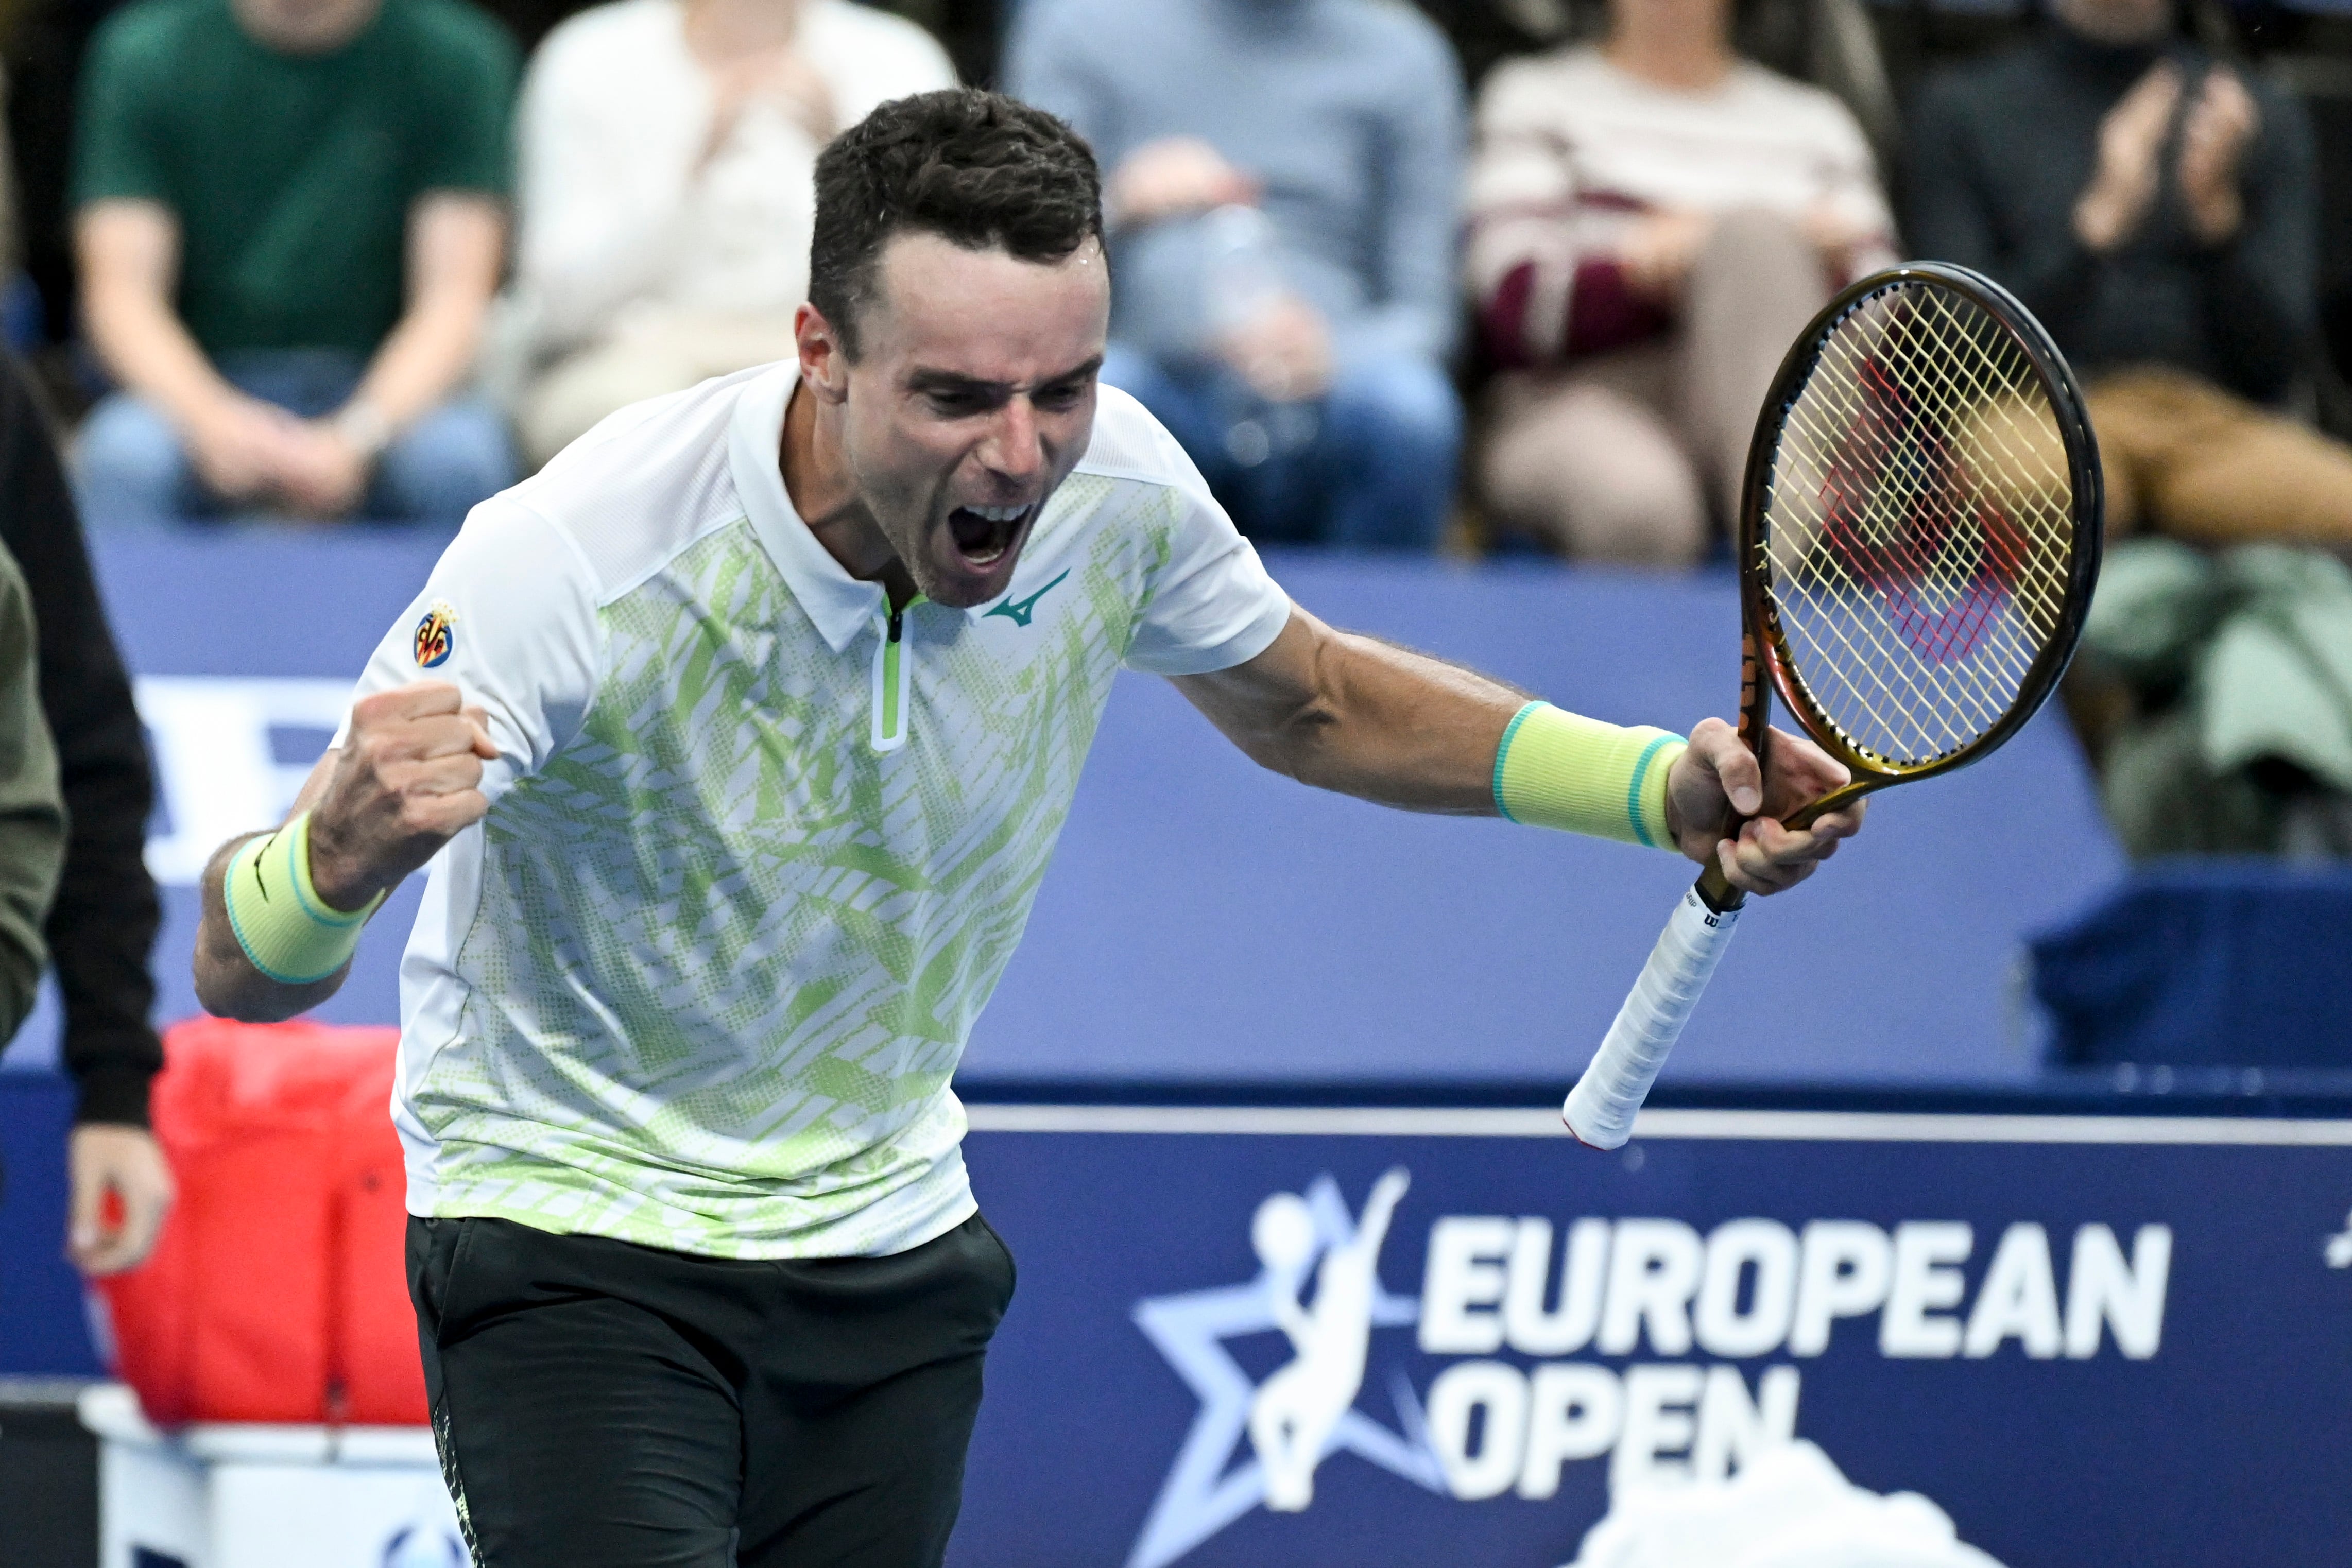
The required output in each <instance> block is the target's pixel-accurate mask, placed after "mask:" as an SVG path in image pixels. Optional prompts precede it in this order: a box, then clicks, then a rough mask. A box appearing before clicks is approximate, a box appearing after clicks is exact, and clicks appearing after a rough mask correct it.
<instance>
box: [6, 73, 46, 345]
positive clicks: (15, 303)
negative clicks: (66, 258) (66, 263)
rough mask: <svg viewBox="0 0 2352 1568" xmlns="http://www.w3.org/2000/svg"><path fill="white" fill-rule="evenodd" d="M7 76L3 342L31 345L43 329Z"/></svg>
mask: <svg viewBox="0 0 2352 1568" xmlns="http://www.w3.org/2000/svg"><path fill="white" fill-rule="evenodd" d="M7 106H8V76H7V72H6V70H5V68H0V341H5V343H6V344H7V345H8V346H9V347H10V348H12V349H21V348H26V347H29V346H30V345H31V343H32V341H33V340H34V339H35V338H37V336H38V335H39V332H40V317H41V297H40V294H39V292H38V291H37V290H36V289H35V288H34V287H33V280H32V279H31V278H29V277H26V276H25V272H24V265H25V249H24V240H23V230H22V229H21V228H20V227H19V225H21V223H22V222H23V219H22V217H21V216H20V215H19V214H18V213H17V210H16V149H15V148H14V147H12V146H10V145H9V143H8V122H7V120H6V119H5V110H6V109H7Z"/></svg>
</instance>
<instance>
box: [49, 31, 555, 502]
mask: <svg viewBox="0 0 2352 1568" xmlns="http://www.w3.org/2000/svg"><path fill="white" fill-rule="evenodd" d="M516 66H517V62H516V57H515V50H514V47H513V45H512V43H511V42H510V40H509V38H508V37H507V36H506V35H505V33H504V32H503V31H502V30H501V29H500V28H499V25H498V24H497V23H496V22H494V21H492V20H491V19H490V18H489V17H488V16H487V15H485V14H484V13H482V12H480V11H478V10H476V9H475V8H474V7H473V6H472V5H468V4H467V3H466V0H137V3H136V4H134V5H130V6H128V7H126V8H125V9H124V10H123V11H121V13H119V14H118V15H116V16H114V17H113V18H112V19H111V20H110V21H109V22H108V23H107V25H106V26H105V27H104V28H103V29H102V30H101V32H100V35H99V37H98V38H97V40H96V42H95V44H94V46H93V47H92V52H91V57H90V61H89V67H88V68H87V70H86V73H85V76H84V78H83V88H82V103H81V114H80V120H79V126H78V128H77V135H78V141H77V144H76V148H75V167H74V176H73V201H74V205H75V208H76V218H75V225H76V231H75V237H76V243H77V246H78V247H79V257H80V267H81V273H82V298H83V308H84V313H85V316H86V319H87V323H88V327H89V336H90V340H91V341H92V343H93V344H94V345H95V346H96V348H97V350H98V352H99V355H100V358H101V359H103V360H104V361H105V363H106V365H107V368H108V369H109V370H110V371H112V373H113V374H114V376H115V378H116V380H117V381H118V382H120V383H121V388H122V390H121V392H119V393H118V394H116V395H114V396H112V397H110V398H108V399H107V400H106V401H105V402H102V403H101V404H100V406H99V407H98V409H97V410H96V411H95V412H94V413H92V414H91V416H90V420H89V423H88V425H87V426H86V427H85V428H84V430H83V433H82V436H81V440H80V444H79V452H78V454H77V467H78V471H79V472H78V477H79V484H80V488H81V492H82V506H83V512H84V515H85V516H86V517H89V519H90V520H91V522H92V523H93V524H94V525H96V524H103V523H107V522H112V521H119V520H123V519H127V518H134V517H138V518H144V517H158V516H162V517H171V516H205V515H217V514H220V513H224V512H227V513H254V512H278V513H291V514H294V515H297V516H300V517H318V518H326V517H343V516H346V515H349V514H352V513H358V514H360V515H363V516H367V517H381V518H418V519H432V520H437V521H445V522H448V523H455V522H456V521H457V519H459V518H460V517H463V516H464V515H465V512H466V511H467V508H468V507H471V506H472V505H473V504H474V503H475V502H477V501H478V500H481V499H482V498H483V497H487V496H488V495H490V494H491V493H492V492H494V491H496V490H498V489H499V488H501V487H503V486H506V485H508V484H509V483H511V482H512V480H513V478H514V459H513V454H512V451H511V447H510V445H509V439H508V436H507V433H506V430H505V427H504V425H503V424H502V423H500V421H499V416H498V414H497V413H496V412H495V411H494V410H493V409H492V408H491V406H490V405H489V403H488V402H487V401H486V400H484V399H481V398H479V397H478V396H475V395H472V393H471V392H470V389H469V388H468V386H467V381H468V377H469V373H470V371H471V370H472V367H473V362H474V358H475V353H476V350H477V348H478V343H479V340H480V338H481V335H482V328H483V321H484V318H485V314H486V312H487V310H488V306H489V302H490V298H491V294H492V292H493V290H494V289H495V288H496V287H497V286H498V279H499V259H500V252H501V247H502V246H503V245H504V242H505V235H506V198H507V195H508V192H509V151H508V115H509V108H510V104H511V99H512V96H513V90H514V82H515V76H516Z"/></svg>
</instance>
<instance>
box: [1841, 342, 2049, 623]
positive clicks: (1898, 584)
mask: <svg viewBox="0 0 2352 1568" xmlns="http://www.w3.org/2000/svg"><path fill="white" fill-rule="evenodd" d="M1856 381H1857V391H1858V392H1859V393H1860V406H1859V407H1858V408H1856V409H1855V410H1854V412H1853V416H1852V418H1851V419H1850V420H1849V421H1848V423H1847V426H1846V430H1845V440H1844V442H1843V444H1841V446H1840V448H1839V451H1838V455H1837V459H1836V461H1835V463H1834V464H1833V465H1832V467H1831V470H1830V472H1829V474H1828V475H1827V476H1826V477H1825V478H1824V479H1823V480H1822V513H1823V531H1824V534H1825V535H1826V541H1825V542H1826V543H1827V545H1828V548H1829V549H1830V551H1831V553H1832V555H1833V556H1834V557H1835V558H1836V559H1837V561H1838V563H1839V565H1841V566H1842V567H1843V569H1844V571H1845V573H1846V575H1847V576H1848V577H1850V578H1851V580H1853V581H1854V582H1855V583H1856V584H1858V585H1860V586H1862V587H1864V588H1867V589H1869V590H1871V591H1874V592H1876V593H1877V594H1878V595H1880V597H1881V598H1883V599H1884V600H1885V608H1886V616H1887V621H1888V623H1889V626H1890V629H1891V630H1892V631H1893V632H1895V635H1896V636H1897V637H1899V638H1901V639H1902V640H1903V642H1904V643H1905V645H1906V646H1907V647H1909V648H1910V649H1911V650H1912V652H1914V653H1917V654H1918V655H1919V656H1920V657H1921V658H1923V659H1927V660H1928V661H1929V662H1931V663H1934V664H1951V663H1955V662H1957V661H1959V660H1963V659H1967V658H1969V657H1971V656H1973V655H1974V654H1975V653H1977V652H1978V650H1979V649H1980V648H1982V647H1984V645H1985V643H1986V641H1987V638H1988V636H1989V635H1990V632H1992V631H1993V629H1994V627H1995V625H1996V622H1998V620H1999V618H2000V615H2001V614H2002V612H2004V611H2006V610H2007V609H2008V607H2009V603H2010V600H2011V595H2012V594H2013V593H2014V591H2016V588H2017V583H2018V580H2019V577H2020V575H2021V572H2022V570H2023V569H2024V565H2025V559H2026V554H2027V543H2026V539H2025V536H2024V534H2023V532H2022V530H2021V529H2020V528H2018V526H2017V525H2016V524H2015V523H2014V522H2012V521H2011V519H2010V518H2009V517H2008V516H2006V515H2005V514H2004V513H2003V512H2002V511H2001V509H2000V507H1997V506H1995V505H1993V504H1992V503H1991V502H1990V500H1988V499H1987V498H1986V497H1985V495H1984V493H1983V487H1982V486H1980V485H1979V484H1978V482H1977V479H1976V476H1975V473H1974V471H1973V469H1972V467H1971V466H1970V465H1969V463H1968V462H1967V461H1966V459H1965V458H1964V457H1962V456H1961V455H1959V454H1958V453H1956V452H1955V451H1954V450H1953V443H1952V440H1951V437H1950V434H1949V433H1948V432H1947V431H1946V430H1945V429H1943V428H1941V427H1940V426H1939V425H1938V424H1937V423H1935V422H1933V421H1932V420H1930V419H1927V418H1922V417H1921V416H1920V414H1919V413H1918V411H1917V408H1916V401H1915V399H1914V398H1913V396H1912V394H1911V393H1910V392H1908V391H1907V390H1906V388H1905V387H1904V385H1903V384H1902V382H1901V381H1900V380H1899V379H1898V376H1897V372H1896V371H1895V370H1894V369H1892V368H1890V367H1889V366H1888V365H1887V364H1885V362H1883V361H1882V360H1881V359H1880V358H1879V357H1878V356H1876V355H1873V356H1871V357H1869V358H1868V359H1866V360H1865V361H1864V362H1863V365H1862V370H1861V374H1860V375H1859V376H1858V377H1857V378H1856Z"/></svg>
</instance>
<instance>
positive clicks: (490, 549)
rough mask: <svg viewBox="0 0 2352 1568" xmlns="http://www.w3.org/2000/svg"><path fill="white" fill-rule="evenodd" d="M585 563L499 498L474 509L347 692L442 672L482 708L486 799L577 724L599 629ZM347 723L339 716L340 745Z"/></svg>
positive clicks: (534, 767)
mask: <svg viewBox="0 0 2352 1568" xmlns="http://www.w3.org/2000/svg"><path fill="white" fill-rule="evenodd" d="M596 601H597V586H596V580H595V574H594V572H593V570H591V569H590V567H589V565H588V562H587V559H586V558H585V557H583V555H582V554H581V553H580V549H579V547H578V546H577V545H575V544H574V543H572V540H571V539H570V538H568V537H566V536H565V535H564V534H563V533H562V530H560V529H559V528H556V526H555V525H554V524H553V523H551V522H549V521H548V520H547V519H546V518H545V517H541V516H540V515H539V514H538V513H537V512H535V511H532V510H531V509H530V507H524V506H521V505H519V504H517V503H516V502H514V501H512V500H509V499H508V498H506V497H497V498H494V499H492V500H489V501H486V502H484V503H483V504H482V505H481V506H479V507H476V508H474V511H473V514H472V515H471V516H470V517H467V519H466V526H465V528H464V529H463V530H461V531H460V532H459V533H458V535H457V538H456V539H455V540H454V541H452V542H451V544H450V546H449V548H448V549H447V550H446V552H444V553H443V555H442V557H441V559H440V562H439V563H438V564H437V565H436V566H435V567H434V569H433V574H432V575H431V576H430V577H428V578H427V579H426V580H425V591H423V592H421V593H419V594H418V595H417V596H416V598H415V601H413V602H412V603H411V604H410V605H409V607H408V609H407V611H406V612H405V613H404V614H403V616H402V617H401V619H400V620H398V621H397V622H394V623H393V627H392V630H391V631H389V632H385V633H384V637H383V642H382V643H379V644H377V646H376V651H375V654H374V656H373V657H372V658H371V659H369V660H368V664H367V669H366V670H365V671H364V672H363V673H362V674H361V676H360V680H359V685H358V686H357V687H356V688H355V689H354V690H353V692H352V701H353V702H357V701H358V700H359V699H360V698H362V697H364V696H369V695H373V694H374V693H377V692H382V691H390V690H392V689H393V688H394V687H396V686H404V685H412V684H414V683H415V682H417V681H449V682H452V683H454V684H455V685H457V689H458V690H459V691H460V692H462V693H464V694H465V700H466V704H467V706H469V707H474V706H478V707H480V708H482V709H483V710H484V711H485V712H486V713H488V716H489V730H490V739H491V741H492V742H493V743H495V744H496V745H497V747H498V748H499V756H498V759H497V760H496V761H494V762H491V763H489V764H488V765H487V766H486V767H484V768H483V769H482V792H483V793H484V794H485V795H488V797H489V798H490V800H491V801H492V802H493V803H495V802H496V801H497V800H498V799H499V796H501V795H503V794H505V793H506V792H507V791H508V790H509V789H512V788H513V787H514V785H515V783H516V781H517V780H519V779H523V778H526V777H528V776H529V775H530V774H532V773H534V772H537V771H538V770H539V769H540V768H543V767H545V766H546V765H547V760H548V758H551V757H553V756H554V755H555V753H556V752H557V751H559V750H560V749H562V747H564V746H565V745H566V744H568V743H569V742H570V741H571V739H572V737H574V736H576V735H578V734H579V733H580V726H581V724H582V722H583V720H585V719H586V717H587V716H588V705H589V703H590V702H591V701H592V700H593V698H594V696H595V695H596V683H597V679H598V676H599V674H600V673H601V669H602V665H603V658H604V634H603V631H602V628H601V625H600V623H599V621H598V618H597V614H596ZM350 730H351V719H350V717H349V716H348V715H347V716H345V717H344V720H343V729H342V733H341V734H338V735H337V736H336V737H335V744H336V745H337V746H341V744H342V743H343V737H344V735H347V734H348V733H349V732H350Z"/></svg>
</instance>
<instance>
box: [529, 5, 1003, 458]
mask: <svg viewBox="0 0 2352 1568" xmlns="http://www.w3.org/2000/svg"><path fill="white" fill-rule="evenodd" d="M954 85H956V78H955V68H954V67H952V66H951V65H950V64H949V63H948V57H947V54H946V52H945V51H944V50H943V49H941V48H940V46H939V44H938V43H937V42H936V41H935V40H933V38H932V37H931V36H930V35H929V34H928V33H926V32H924V31H923V30H922V29H921V28H920V27H919V26H916V25H915V24H914V23H912V22H908V21H906V20H904V19H902V18H900V17H898V16H891V15H889V14H888V13H887V12H883V11H877V10H874V9H872V8H870V7H868V6H865V5H853V4H851V3H850V0H613V3H612V4H609V5H597V6H594V7H593V8H591V9H589V10H586V11H583V12H582V13H580V14H579V15H578V16H573V17H572V18H571V19H570V20H569V21H567V22H565V23H564V24H563V25H562V26H559V27H557V28H556V29H555V31H554V32H553V33H551V34H550V35H549V36H548V38H547V41H546V43H545V44H543V45H542V46H541V48H540V50H539V53H538V55H537V56H536V57H534V58H533V59H532V61H531V65H530V72H529V74H528V76H527V77H526V78H525V79H524V83H523V94H522V106H521V110H520V139H521V144H522V159H521V164H522V166H521V180H520V206H521V225H520V246H519V256H518V258H517V277H516V295H517V304H518V306H519V308H520V316H521V335H522V336H523V337H524V339H525V340H527V348H526V350H525V351H526V353H527V356H528V361H529V365H528V371H527V374H526V378H525V381H524V383H523V386H522V389H521V392H520V398H519V401H518V405H517V408H516V411H515V413H516V423H517V425H518V427H519V429H520V433H521V435H522V439H523V445H524V447H525V449H526V452H527V454H528V455H529V456H530V460H531V462H532V464H533V465H538V464H541V463H544V462H546V461H547V460H548V458H550V457H551V456H553V455H555V454H556V453H557V452H558V451H560V450H562V448H563V447H564V446H566V445H568V444H570V443H571V442H572V440H573V438H575V437H577V436H579V435H581V434H583V433H584V432H586V431H587V429H588V428H589V426H591V425H593V424H594V423H596V422H597V421H598V420H600V419H603V418H604V416H605V415H606V414H608V413H612V412H614V410H615V409H618V408H621V407H623V406H625V405H626V404H628V403H632V402H637V401H638V400H639V399H642V398H648V397H656V396H658V395H660V394H661V393H663V392H676V391H678V390H680V389H681V388H684V387H689V386H692V385H694V384H695V383H696V382H700V381H703V380H705V379H707V378H709V377H711V376H716V375H724V374H727V373H729V372H731V371H740V370H743V369H746V368H748V367H750V366H752V365H757V364H763V363H765V362H767V361H771V360H777V359H788V358H790V357H792V355H793V310H794V309H795V308H797V307H798V306H799V305H800V303H801V300H802V298H803V296H804V294H805V292H806V289H807V284H808V249H809V229H810V224H811V221H812V219H813V218H814V214H815V210H816V197H815V189H814V183H813V181H814V171H815V167H816V155H817V150H818V149H819V148H821V147H823V146H824V143H825V142H826V141H829V140H830V139H831V138H832V136H833V133H834V131H835V130H836V129H837V128H839V127H842V126H846V125H855V124H856V123H857V121H859V120H863V119H864V118H865V117H866V114H867V112H868V111H870V110H872V109H874V107H875V106H876V105H877V104H880V103H884V102H887V101H888V100H889V99H894V98H904V97H907V96H908V95H909V94H913V93H919V92H929V91H931V90H932V89H937V88H945V87H953V86H954Z"/></svg>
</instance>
